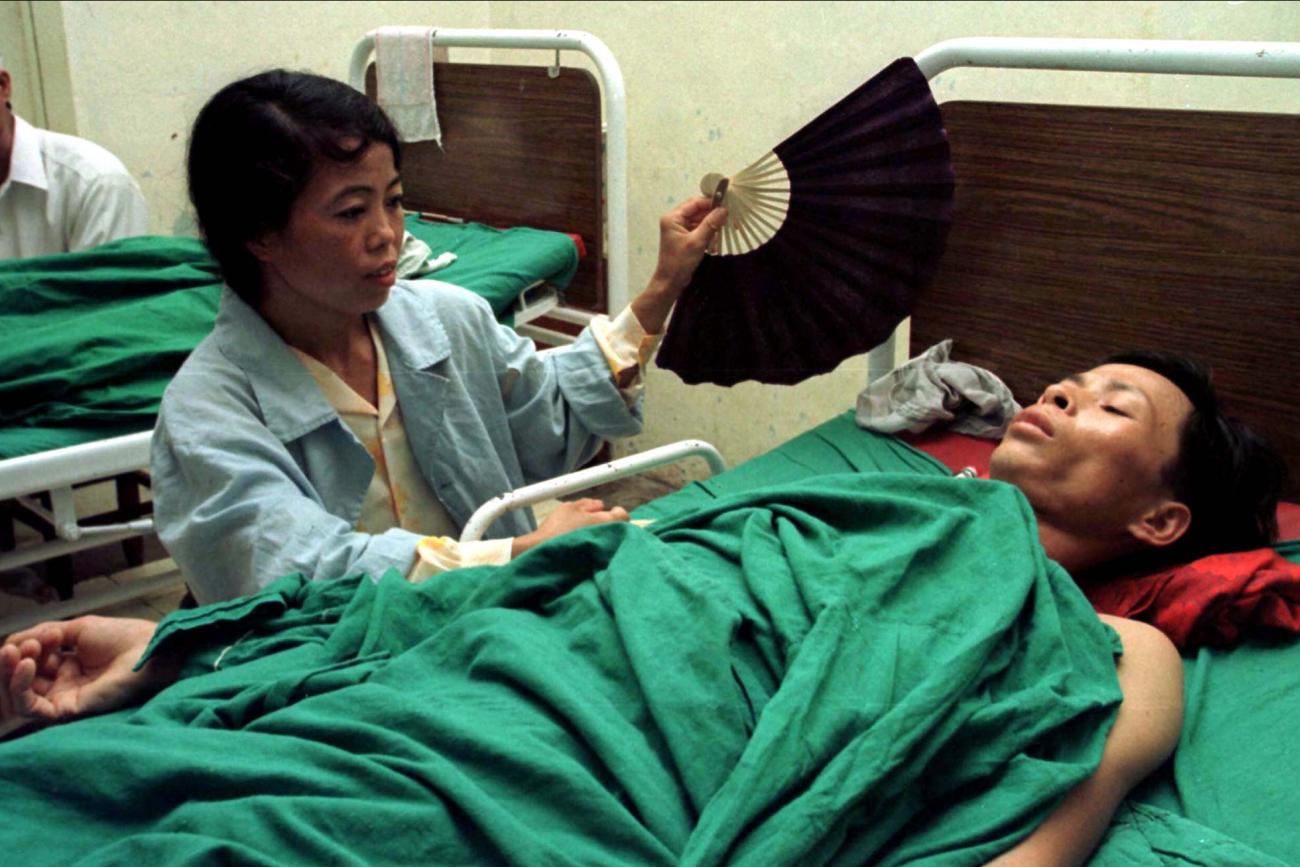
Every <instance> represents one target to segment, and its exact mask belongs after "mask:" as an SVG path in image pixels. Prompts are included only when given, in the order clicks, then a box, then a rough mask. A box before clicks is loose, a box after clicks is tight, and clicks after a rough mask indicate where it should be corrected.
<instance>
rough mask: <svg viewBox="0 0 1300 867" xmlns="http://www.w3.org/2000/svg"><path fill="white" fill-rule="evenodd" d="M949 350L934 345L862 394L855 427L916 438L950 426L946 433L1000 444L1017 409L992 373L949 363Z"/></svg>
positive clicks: (949, 343) (948, 344)
mask: <svg viewBox="0 0 1300 867" xmlns="http://www.w3.org/2000/svg"><path fill="white" fill-rule="evenodd" d="M951 351H952V341H951V340H945V341H943V342H941V343H937V344H935V345H934V346H931V347H930V348H929V349H927V350H926V351H925V352H923V353H921V354H920V355H918V356H917V357H916V358H913V359H912V360H911V361H908V362H907V363H906V364H903V365H901V366H899V367H897V368H895V369H894V370H892V371H890V372H889V373H887V374H885V375H884V376H882V377H880V378H879V379H877V380H876V381H875V382H873V383H871V384H870V385H869V386H867V387H866V388H865V389H863V390H862V392H861V393H860V394H859V395H858V411H857V422H858V426H859V427H864V428H866V429H867V430H873V431H877V432H879V433H898V432H900V431H909V432H911V433H920V432H921V431H924V430H927V429H928V428H930V427H931V426H932V425H934V424H936V423H948V424H947V427H948V430H951V431H955V432H957V433H965V434H971V435H972V436H977V437H984V438H986V439H1001V438H1002V435H1003V434H1005V433H1006V430H1007V425H1008V424H1010V423H1011V419H1012V417H1013V416H1014V415H1015V414H1016V413H1018V412H1020V404H1018V403H1016V399H1015V398H1014V397H1012V395H1011V389H1009V388H1007V386H1006V384H1005V383H1004V382H1002V380H1000V379H998V378H997V377H996V376H994V375H993V374H992V373H991V372H989V371H987V370H985V369H984V368H982V367H975V366H974V365H971V364H965V363H962V362H957V361H949V360H948V357H949V354H950V353H951Z"/></svg>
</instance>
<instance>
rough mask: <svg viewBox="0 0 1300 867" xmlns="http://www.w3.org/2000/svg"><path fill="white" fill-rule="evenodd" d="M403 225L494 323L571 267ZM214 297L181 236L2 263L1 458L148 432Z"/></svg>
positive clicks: (213, 275)
mask: <svg viewBox="0 0 1300 867" xmlns="http://www.w3.org/2000/svg"><path fill="white" fill-rule="evenodd" d="M407 225H408V227H409V229H410V231H411V232H412V234H414V235H416V236H417V237H419V238H420V239H421V240H423V241H424V242H425V243H427V244H428V245H429V246H430V249H431V250H432V251H433V252H434V254H435V255H437V254H439V253H442V252H446V251H451V252H455V253H456V254H457V255H458V257H459V258H458V259H457V261H455V262H453V263H452V264H451V265H449V266H447V267H446V268H443V269H440V270H438V271H436V272H434V273H433V274H431V275H430V277H431V278H435V279H438V280H442V281H444V282H448V283H455V284H457V285H460V286H464V287H465V288H467V289H470V290H471V291H473V292H476V293H478V294H481V295H482V296H483V297H485V298H487V299H488V301H489V303H490V304H491V305H492V307H493V310H494V311H496V313H497V314H498V316H502V315H505V313H506V311H507V309H508V308H509V306H510V303H511V302H512V301H513V300H514V298H515V296H516V295H517V294H518V293H519V292H520V291H521V290H522V289H523V288H524V287H525V286H528V285H530V284H532V283H534V282H536V281H537V280H540V279H546V280H548V281H550V282H553V283H555V284H556V285H559V286H563V285H567V283H568V281H569V280H570V279H572V277H573V274H574V271H575V270H576V269H577V264H578V254H577V248H576V247H575V246H574V244H573V241H572V240H571V239H570V238H569V237H568V236H567V235H563V234H560V233H557V232H542V231H539V230H535V229H527V228H518V229H510V230H507V231H500V230H497V229H491V228H488V227H486V226H479V225H476V224H465V225H447V224H432V223H425V222H422V221H420V220H418V219H416V218H414V217H408V218H407ZM220 292H221V284H220V278H219V276H218V274H217V269H216V265H215V263H214V262H213V261H212V259H211V258H210V257H209V256H208V254H207V251H206V250H205V249H204V247H203V245H202V244H201V243H200V242H198V241H196V240H194V239H188V238H163V237H142V238H129V239H126V240H122V241H115V242H113V243H110V244H105V245H103V246H101V247H98V248H96V249H94V250H89V251H85V252H82V253H70V254H63V255H59V256H46V257H40V258H35V259H22V260H17V261H11V262H0V459H5V458H12V457H17V456H19V455H26V454H35V453H37V452H43V451H48V450H50V449H55V448H62V447H64V446H73V445H80V444H82V443H86V442H91V441H94V440H99V439H106V438H109V437H113V436H120V435H123V434H129V433H137V432H139V431H145V430H149V429H150V428H151V427H152V426H153V422H154V417H155V416H156V414H157V410H158V402H159V400H161V398H162V392H163V389H164V388H166V386H167V383H168V381H170V379H171V377H172V375H173V374H174V373H175V372H176V369H177V368H178V367H179V366H180V364H181V362H182V361H184V360H185V357H186V356H187V355H188V354H189V352H190V350H191V349H193V348H194V346H195V345H197V344H198V342H199V341H200V340H202V339H203V337H204V336H205V335H206V334H207V333H208V331H210V330H211V328H212V322H213V320H214V318H215V316H216V311H217V305H218V301H219V298H220Z"/></svg>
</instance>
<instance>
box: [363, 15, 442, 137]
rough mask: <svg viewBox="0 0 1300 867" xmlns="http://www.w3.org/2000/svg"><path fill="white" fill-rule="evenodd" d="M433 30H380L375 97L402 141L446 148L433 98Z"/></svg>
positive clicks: (401, 28) (397, 28) (378, 32)
mask: <svg viewBox="0 0 1300 867" xmlns="http://www.w3.org/2000/svg"><path fill="white" fill-rule="evenodd" d="M434 29H435V28H432V27H380V28H379V29H378V30H376V31H375V96H376V101H377V102H378V103H379V105H380V107H382V108H383V109H384V111H386V112H387V113H388V116H389V117H390V118H392V121H393V125H394V126H396V127H397V134H398V135H399V136H400V137H401V139H402V141H406V142H412V141H429V140H430V139H432V140H433V141H434V142H436V143H437V144H438V147H442V127H441V126H439V124H438V108H437V105H436V103H435V102H434V95H433V43H432V41H431V38H432V36H433V31H434Z"/></svg>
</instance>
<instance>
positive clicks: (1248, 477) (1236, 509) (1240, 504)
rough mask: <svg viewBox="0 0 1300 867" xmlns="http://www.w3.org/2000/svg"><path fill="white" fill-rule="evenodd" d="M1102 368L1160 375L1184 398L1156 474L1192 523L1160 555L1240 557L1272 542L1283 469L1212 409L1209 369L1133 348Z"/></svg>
mask: <svg viewBox="0 0 1300 867" xmlns="http://www.w3.org/2000/svg"><path fill="white" fill-rule="evenodd" d="M1101 363H1102V364H1131V365H1133V366H1135V367H1142V368H1146V369H1147V370H1150V371H1153V372H1155V373H1158V374H1160V375H1161V376H1163V377H1164V378H1165V379H1167V380H1169V381H1170V382H1172V383H1173V384H1174V385H1176V386H1178V388H1179V389H1180V390H1181V391H1182V392H1183V394H1185V395H1186V396H1187V399H1188V400H1189V401H1190V402H1191V404H1192V411H1191V413H1190V414H1189V415H1188V416H1187V419H1186V420H1185V421H1184V422H1183V426H1182V430H1181V431H1180V432H1179V444H1178V456H1177V457H1176V458H1175V459H1174V461H1173V462H1172V463H1171V464H1170V465H1169V466H1167V467H1165V470H1164V478H1165V483H1166V484H1168V485H1169V488H1170V490H1171V491H1172V492H1173V495H1174V497H1175V499H1177V500H1179V501H1180V502H1182V503H1183V504H1184V505H1186V506H1187V507H1188V509H1190V510H1191V513H1192V522H1191V525H1190V526H1189V527H1188V529H1187V532H1186V533H1185V534H1184V535H1183V537H1182V538H1181V539H1180V540H1179V541H1178V542H1176V543H1175V544H1174V545H1172V546H1170V549H1169V550H1168V551H1167V552H1166V553H1167V554H1168V555H1169V559H1179V560H1190V559H1194V558H1196V557H1202V556H1205V555H1207V554H1215V553H1220V552H1227V551H1244V550H1248V549H1251V548H1259V547H1262V546H1265V545H1269V544H1272V542H1273V541H1274V540H1275V539H1276V538H1277V502H1278V499H1279V498H1280V496H1281V494H1282V491H1283V490H1284V489H1285V487H1286V464H1285V463H1284V462H1283V460H1282V457H1281V455H1280V454H1278V452H1277V450H1276V449H1274V448H1273V446H1271V445H1270V444H1269V443H1268V442H1266V441H1265V440H1264V439H1263V438H1261V437H1260V436H1259V434H1257V433H1255V432H1254V431H1253V430H1251V429H1250V428H1249V427H1247V426H1246V425H1245V423H1243V422H1242V421H1240V420H1239V419H1236V418H1231V417H1229V416H1227V415H1225V414H1224V413H1223V411H1222V409H1221V408H1220V406H1219V398H1218V395H1217V394H1216V393H1215V390H1214V381H1213V374H1212V372H1211V371H1210V369H1209V368H1208V367H1206V366H1204V365H1202V364H1199V363H1198V362H1196V361H1193V360H1192V359H1190V358H1186V357H1184V356H1181V355H1175V354H1173V353H1168V352H1157V351H1152V350H1134V351H1129V352H1120V353H1116V354H1115V355H1111V356H1109V357H1107V358H1106V359H1104V360H1103V361H1102V362H1101Z"/></svg>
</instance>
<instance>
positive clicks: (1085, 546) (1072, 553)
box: [1037, 514, 1127, 577]
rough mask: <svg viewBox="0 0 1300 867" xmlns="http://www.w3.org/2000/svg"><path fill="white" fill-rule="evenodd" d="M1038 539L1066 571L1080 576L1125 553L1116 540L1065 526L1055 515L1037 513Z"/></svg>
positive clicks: (1050, 555)
mask: <svg viewBox="0 0 1300 867" xmlns="http://www.w3.org/2000/svg"><path fill="white" fill-rule="evenodd" d="M1037 518H1038V541H1039V542H1040V543H1041V544H1042V546H1043V550H1044V551H1045V552H1046V553H1047V556H1048V557H1051V558H1052V559H1053V560H1055V561H1056V562H1057V563H1060V564H1061V566H1062V567H1064V568H1065V571H1067V572H1069V573H1070V574H1071V575H1074V576H1075V577H1078V576H1080V575H1083V574H1085V573H1088V572H1091V571H1092V570H1094V569H1096V568H1098V567H1099V566H1102V565H1104V564H1106V563H1109V562H1111V561H1113V560H1116V559H1118V558H1120V557H1122V556H1124V555H1125V554H1126V553H1127V552H1125V551H1123V550H1120V547H1121V546H1120V545H1119V544H1117V543H1116V541H1115V540H1113V539H1104V538H1098V537H1097V536H1095V535H1091V534H1084V533H1081V532H1079V531H1077V530H1072V529H1070V528H1068V527H1064V526H1062V525H1060V524H1059V523H1057V522H1054V521H1053V520H1052V519H1051V518H1049V517H1047V516H1044V515H1041V514H1040V515H1037Z"/></svg>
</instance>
